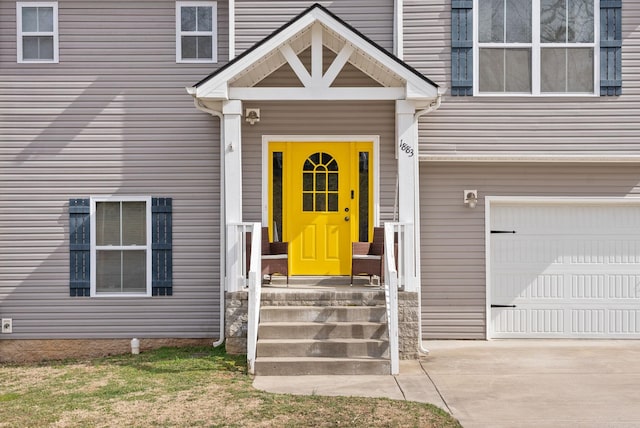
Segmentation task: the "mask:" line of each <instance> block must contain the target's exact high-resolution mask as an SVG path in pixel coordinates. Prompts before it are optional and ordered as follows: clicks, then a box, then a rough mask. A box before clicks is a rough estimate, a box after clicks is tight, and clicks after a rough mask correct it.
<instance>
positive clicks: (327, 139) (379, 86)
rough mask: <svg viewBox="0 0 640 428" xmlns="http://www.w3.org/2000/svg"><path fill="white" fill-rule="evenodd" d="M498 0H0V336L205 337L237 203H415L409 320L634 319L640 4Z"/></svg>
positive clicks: (312, 271)
mask: <svg viewBox="0 0 640 428" xmlns="http://www.w3.org/2000/svg"><path fill="white" fill-rule="evenodd" d="M504 3H505V2H499V1H498V2H487V1H483V0H436V1H428V2H426V1H413V0H395V1H392V0H374V1H366V2H365V1H360V0H335V1H323V2H320V3H319V4H314V3H313V2H307V1H287V2H275V1H266V0H265V1H259V2H256V1H246V0H229V1H224V0H218V1H146V0H137V1H131V2H110V1H101V2H98V1H75V0H59V1H44V2H40V1H37V2H35V1H18V2H16V1H5V0H0V34H2V37H1V38H0V87H1V88H2V89H1V90H0V111H1V115H0V130H1V131H0V140H1V142H0V144H1V145H0V147H1V151H0V153H1V156H0V167H1V168H0V254H2V257H1V258H0V317H2V318H3V320H4V319H6V320H10V325H9V326H8V327H7V328H6V329H5V330H6V331H7V332H5V333H4V334H0V360H2V359H4V360H10V359H16V358H24V354H23V352H25V351H26V352H29V353H31V355H41V356H45V357H46V356H49V357H51V356H54V357H55V356H61V355H70V354H82V353H83V352H86V353H91V352H96V351H97V350H102V352H110V351H111V350H114V351H115V350H122V349H126V346H128V341H129V340H130V339H131V338H132V337H139V338H144V339H145V340H146V341H147V342H146V343H149V344H154V345H153V346H155V345H157V344H163V343H192V342H196V343H197V342H206V343H210V342H211V340H212V339H213V340H219V339H222V330H223V328H224V326H223V323H224V317H223V316H222V315H223V313H224V292H225V290H227V291H233V290H237V289H240V288H242V287H243V283H242V278H243V275H244V272H241V271H242V270H243V269H240V267H241V265H242V263H241V260H240V259H239V258H237V257H236V256H235V255H234V254H235V253H234V252H233V251H234V250H237V248H238V245H240V241H239V240H238V239H236V238H235V237H234V235H233V230H235V229H234V227H235V225H237V224H239V223H242V222H258V223H261V224H262V225H263V226H268V227H269V228H270V235H271V237H272V239H273V240H288V241H290V242H291V244H292V245H293V246H294V250H295V251H294V254H299V256H295V257H292V260H290V270H291V274H292V275H349V273H350V272H349V265H348V263H349V259H350V255H349V250H348V245H349V244H350V243H351V242H352V241H358V240H363V241H367V240H370V239H371V236H372V230H373V227H374V226H378V225H383V224H385V223H391V222H400V223H402V224H404V225H408V229H407V230H408V231H409V233H408V234H407V242H408V244H407V245H408V247H407V248H410V251H408V252H406V253H405V255H406V256H407V257H406V259H405V260H404V261H403V263H404V264H403V265H402V269H403V273H404V276H403V281H404V282H403V284H402V286H403V289H404V290H405V291H408V292H413V293H417V294H418V295H419V299H420V300H419V301H420V303H419V305H420V321H419V334H420V335H421V337H422V338H423V339H436V338H437V339H443V338H446V339H487V338H499V337H504V338H510V337H589V338H593V337H597V338H638V337H640V307H639V306H638V298H640V293H639V292H638V286H637V283H638V278H640V236H639V235H638V232H637V230H638V228H637V226H638V225H639V223H640V198H637V197H636V196H637V194H638V193H639V190H638V189H639V187H638V186H639V184H640V169H639V168H638V167H639V165H638V163H639V162H640V140H638V135H639V131H640V123H639V122H640V121H638V118H637V114H638V111H640V92H639V90H638V88H637V87H638V85H637V84H636V82H638V80H639V77H638V66H637V64H636V56H637V55H638V54H639V51H638V47H637V45H638V43H637V40H639V37H640V35H639V34H638V29H637V27H638V26H639V25H640V5H638V4H636V3H635V2H631V1H625V2H622V1H609V0H572V1H568V2H550V1H548V0H533V1H530V0H526V1H525V0H523V1H515V2H506V3H507V5H506V6H505V4H504ZM560 3H562V4H560ZM623 12H624V13H623ZM185 88H186V89H185ZM296 165H304V166H303V167H302V169H301V170H300V171H297V172H296V173H295V174H293V172H292V171H293V170H295V168H296ZM336 165H341V166H340V167H338V166H336ZM338 174H344V175H340V176H339V177H342V178H340V179H339V180H338V178H336V177H338ZM309 183H313V184H309ZM318 183H321V184H318ZM319 213H321V214H319ZM318 231H322V233H320V232H318ZM345 248H347V249H345ZM309 254H311V255H312V256H309V257H307V256H308V255H309ZM322 254H324V255H325V256H324V257H323V256H321V255H322ZM327 254H330V255H332V256H331V257H329V256H326V255H327ZM237 272H240V274H239V275H236V273H237ZM3 324H4V322H3ZM9 330H10V332H8V331H9ZM87 346H88V347H90V348H91V349H90V350H86V347H87ZM149 346H151V345H149ZM40 353H41V354H40ZM18 355H19V357H18Z"/></svg>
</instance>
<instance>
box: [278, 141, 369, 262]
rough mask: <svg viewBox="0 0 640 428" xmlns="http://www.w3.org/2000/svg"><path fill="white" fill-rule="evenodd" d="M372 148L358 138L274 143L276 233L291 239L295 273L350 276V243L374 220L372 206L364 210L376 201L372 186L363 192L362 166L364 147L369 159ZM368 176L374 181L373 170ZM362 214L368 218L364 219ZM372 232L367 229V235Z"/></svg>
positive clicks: (281, 238) (367, 171)
mask: <svg viewBox="0 0 640 428" xmlns="http://www.w3.org/2000/svg"><path fill="white" fill-rule="evenodd" d="M371 146H372V144H371V143H356V142H313V143H308V142H272V143H270V144H269V153H270V159H272V160H273V162H272V163H271V165H270V175H269V176H270V189H269V193H270V197H269V200H270V205H271V209H270V210H269V211H270V215H269V219H270V220H269V224H270V225H271V228H270V229H271V237H272V239H274V237H275V238H277V240H282V241H288V242H289V272H290V274H291V275H349V274H350V270H351V243H352V242H353V241H357V240H358V238H359V236H361V233H360V229H362V225H365V227H366V228H367V229H369V226H368V225H370V224H371V222H370V219H369V217H370V212H371V210H370V209H369V207H368V206H367V207H366V209H364V210H363V209H362V202H361V201H362V200H364V201H366V204H369V201H371V199H372V198H371V197H370V195H369V194H370V193H371V191H370V186H367V188H366V190H364V191H362V186H361V185H360V182H361V181H362V179H361V175H362V174H363V172H362V168H361V167H360V166H359V159H360V157H361V153H363V151H365V152H366V153H367V154H368V156H367V162H369V160H370V155H371ZM278 162H279V164H278ZM278 168H280V169H278ZM365 174H366V176H367V177H366V180H367V182H369V181H370V177H369V174H370V168H368V167H367V168H366V171H365ZM361 193H366V195H361ZM274 208H275V209H274ZM278 212H281V217H280V218H278V214H277V213H278ZM361 216H365V217H366V219H362V220H364V221H361V218H360V217H361ZM278 229H280V230H278ZM276 235H278V236H276ZM368 235H369V233H368V230H367V231H365V235H364V236H365V237H368ZM280 236H281V237H280Z"/></svg>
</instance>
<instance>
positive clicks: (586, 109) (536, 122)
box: [404, 0, 640, 157]
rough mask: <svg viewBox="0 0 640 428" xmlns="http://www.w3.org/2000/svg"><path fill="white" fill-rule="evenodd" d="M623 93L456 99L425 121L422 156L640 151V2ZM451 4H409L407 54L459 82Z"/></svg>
mask: <svg viewBox="0 0 640 428" xmlns="http://www.w3.org/2000/svg"><path fill="white" fill-rule="evenodd" d="M622 21H623V27H622V37H623V42H622V93H623V95H621V96H619V97H597V96H596V97H454V96H450V95H449V93H448V92H447V93H446V94H445V99H444V102H443V103H442V106H441V107H440V109H439V110H438V111H436V112H435V113H433V114H430V115H428V116H425V117H423V118H422V119H421V121H420V153H421V155H425V154H427V155H446V156H452V157H456V156H464V155H467V156H473V155H515V156H518V155H526V154H535V155H549V154H551V155H553V154H556V155H603V156H606V155H610V156H612V155H613V156H615V155H618V156H624V155H629V154H633V155H640V145H639V144H638V135H640V121H639V120H638V119H637V117H638V111H640V66H639V65H638V57H640V44H638V42H637V38H638V36H637V34H638V33H637V30H636V29H637V27H638V26H639V25H640V2H637V1H624V2H623V15H622ZM450 48H451V1H450V0H438V1H430V2H425V1H421V0H406V1H405V2H404V59H405V61H407V62H408V63H409V64H410V65H412V66H413V67H415V68H416V69H418V70H419V71H420V72H421V73H423V74H425V75H426V76H427V77H429V78H431V79H432V80H433V81H435V82H436V83H437V84H438V85H440V86H441V87H443V88H449V87H450V86H451V55H450Z"/></svg>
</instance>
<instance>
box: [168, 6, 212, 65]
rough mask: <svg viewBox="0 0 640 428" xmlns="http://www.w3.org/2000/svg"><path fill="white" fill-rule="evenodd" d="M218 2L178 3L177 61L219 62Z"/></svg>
mask: <svg viewBox="0 0 640 428" xmlns="http://www.w3.org/2000/svg"><path fill="white" fill-rule="evenodd" d="M216 9H217V6H216V2H184V1H178V2H176V61H177V62H205V63H212V62H216V61H217V60H218V58H217V51H218V40H217V10H216Z"/></svg>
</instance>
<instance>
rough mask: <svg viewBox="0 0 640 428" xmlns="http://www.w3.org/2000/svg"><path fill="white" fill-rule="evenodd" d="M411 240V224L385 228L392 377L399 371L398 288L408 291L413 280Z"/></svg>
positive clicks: (385, 291) (386, 297) (391, 223)
mask: <svg viewBox="0 0 640 428" xmlns="http://www.w3.org/2000/svg"><path fill="white" fill-rule="evenodd" d="M412 237H413V227H412V225H411V224H405V223H393V222H388V223H385V225H384V293H385V302H386V306H387V322H388V325H389V354H390V359H391V374H392V375H396V374H398V373H399V372H400V349H399V340H398V333H399V325H398V289H405V288H406V286H407V281H408V280H410V278H413V277H414V273H413V272H412V269H411V267H412V264H411V263H413V259H414V254H413V251H412V250H413V239H412Z"/></svg>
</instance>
